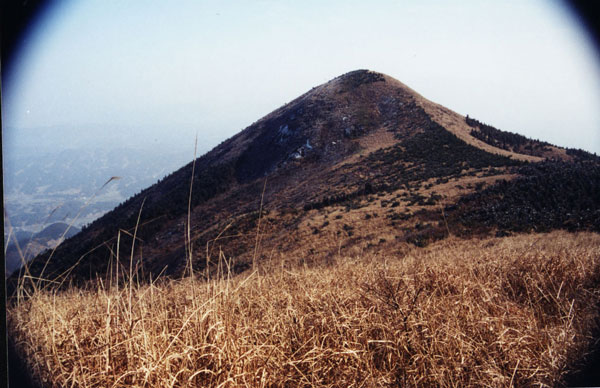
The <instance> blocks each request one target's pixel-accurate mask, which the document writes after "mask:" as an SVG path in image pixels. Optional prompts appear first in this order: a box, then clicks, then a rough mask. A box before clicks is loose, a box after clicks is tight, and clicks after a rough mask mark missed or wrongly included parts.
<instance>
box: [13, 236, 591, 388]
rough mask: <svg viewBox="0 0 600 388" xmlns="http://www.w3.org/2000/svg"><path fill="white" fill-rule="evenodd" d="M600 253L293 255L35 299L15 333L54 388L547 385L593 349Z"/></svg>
mask: <svg viewBox="0 0 600 388" xmlns="http://www.w3.org/2000/svg"><path fill="white" fill-rule="evenodd" d="M599 248H600V235H598V234H592V233H578V234H568V233H566V232H553V233H549V234H531V235H519V236H514V237H509V238H502V239H500V238H490V239H484V240H459V239H455V238H450V239H447V240H444V241H440V242H437V243H435V244H432V245H431V246H429V247H428V248H424V249H415V250H413V251H411V252H410V253H409V254H407V255H406V256H405V257H387V258H382V257H377V256H366V257H357V258H337V259H334V260H333V263H329V264H328V265H326V266H316V267H311V268H308V267H306V266H302V265H300V264H298V263H301V262H302V261H301V260H298V261H297V260H296V259H294V258H287V259H282V260H281V261H278V260H274V261H273V262H272V264H269V265H264V266H263V267H261V268H260V269H259V270H257V271H255V272H252V273H246V274H242V275H240V276H236V277H233V278H229V277H228V276H226V275H223V276H221V277H220V278H219V279H214V280H211V281H209V282H204V281H200V280H192V279H189V278H188V279H182V280H170V281H166V280H165V281H162V282H159V283H154V284H151V285H137V284H132V287H131V288H130V287H129V286H130V285H129V284H128V285H125V286H123V285H122V284H121V287H117V286H116V285H115V284H111V285H107V284H105V283H104V284H101V285H99V286H98V287H97V288H96V289H94V290H76V289H72V290H70V291H67V292H61V293H53V292H50V291H40V292H37V293H35V294H34V295H33V296H32V297H31V298H29V299H28V300H26V301H21V302H20V303H18V304H16V305H13V306H11V307H9V309H8V318H9V326H10V332H11V333H12V334H11V335H12V336H13V337H14V338H15V339H16V341H17V344H18V348H19V350H20V351H21V352H22V354H23V356H24V358H25V359H26V360H28V362H29V366H30V368H31V370H32V371H33V373H34V374H35V376H36V377H37V378H38V379H39V380H40V381H41V382H42V384H43V385H44V386H48V387H51V386H54V387H60V386H78V387H126V386H128V387H129V386H136V387H144V386H145V387H168V386H177V387H185V386H215V387H216V386H223V387H226V386H230V387H233V386H236V387H237V386H248V387H267V386H269V387H271V386H327V387H360V386H364V387H373V386H399V385H400V386H415V387H416V386H419V387H423V386H444V387H465V386H491V387H506V386H556V385H560V383H561V382H562V379H563V378H564V376H565V374H566V373H567V372H568V371H569V370H570V369H572V368H573V367H574V365H576V362H577V361H578V360H579V359H580V358H581V356H582V354H583V352H584V351H585V350H586V349H588V347H589V344H590V342H591V337H590V336H591V332H592V330H593V324H594V321H595V320H596V319H597V318H598V302H599V297H600V249H599ZM275 263H276V264H275ZM223 268H226V265H225V264H224V267H223ZM224 273H226V271H224Z"/></svg>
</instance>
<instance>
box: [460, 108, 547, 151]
mask: <svg viewBox="0 0 600 388" xmlns="http://www.w3.org/2000/svg"><path fill="white" fill-rule="evenodd" d="M465 121H466V123H467V124H468V125H469V126H470V127H472V128H473V129H472V130H471V136H473V137H475V138H477V139H479V140H481V141H483V142H484V143H487V144H489V145H492V146H494V147H498V148H502V149H504V150H507V151H514V152H521V153H526V154H528V155H534V156H541V155H542V151H549V148H548V147H549V146H550V145H551V144H550V143H547V142H545V141H540V140H532V139H529V138H528V137H525V136H523V135H519V134H518V133H514V132H508V131H502V130H499V129H497V128H495V127H493V126H491V125H488V124H484V123H482V122H480V121H478V120H476V119H474V118H472V117H469V115H467V117H466V119H465Z"/></svg>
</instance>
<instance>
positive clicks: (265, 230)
mask: <svg viewBox="0 0 600 388" xmlns="http://www.w3.org/2000/svg"><path fill="white" fill-rule="evenodd" d="M471 124H472V123H471ZM486 128H487V127H486ZM478 131H481V128H480V127H474V126H473V125H470V124H469V118H468V117H464V116H461V115H459V114H457V113H455V112H453V111H451V110H449V109H447V108H445V107H442V106H441V105H438V104H435V103H433V102H431V101H429V100H426V99H425V98H424V97H422V96H420V95H419V94H418V93H416V92H415V91H413V90H412V89H410V88H409V87H407V86H406V85H404V84H403V83H401V82H400V81H397V80H395V79H393V78H392V77H389V76H387V75H384V74H381V73H376V72H372V71H369V70H357V71H353V72H350V73H347V74H344V75H342V76H339V77H336V78H334V79H332V80H331V81H329V82H327V83H324V84H322V85H319V86H317V87H315V88H313V89H311V90H310V91H307V92H306V93H304V94H303V95H301V96H299V97H298V98H296V99H294V100H293V101H291V102H289V103H288V104H285V105H283V106H282V107H280V108H278V109H276V110H274V111H273V112H271V113H270V114H268V115H266V116H264V117H263V118H261V119H259V120H258V121H256V122H255V123H253V124H252V125H250V126H248V127H247V128H246V129H244V130H242V131H241V132H240V133H238V134H236V135H234V136H233V137H231V138H230V139H228V140H226V141H224V142H222V143H221V144H219V145H218V146H217V147H215V148H214V149H212V150H211V151H209V152H208V153H206V154H205V155H203V156H201V157H199V158H198V159H196V160H195V161H194V162H190V163H188V164H187V165H185V166H184V167H182V168H181V169H179V170H177V171H176V172H174V173H172V174H170V175H169V176H167V177H165V178H163V179H162V180H160V181H159V182H157V183H156V184H154V185H152V186H150V187H148V188H147V189H145V190H143V191H142V192H140V193H139V194H137V195H135V196H133V197H131V198H129V199H128V200H127V201H125V202H124V203H122V204H121V205H119V206H117V207H116V208H115V209H114V210H113V211H111V212H109V213H107V214H106V215H104V216H103V217H101V218H100V219H98V220H96V221H95V222H93V223H92V224H90V225H89V226H88V227H86V228H84V229H83V230H82V232H81V233H80V234H78V235H76V236H74V237H72V238H71V239H69V240H67V241H65V242H64V243H63V244H62V245H61V246H60V247H59V249H57V251H56V253H55V254H54V256H53V257H52V258H50V257H49V256H48V255H46V256H40V257H38V258H37V259H36V261H35V262H34V263H33V264H32V265H31V268H30V271H32V273H33V274H38V275H39V274H42V272H43V270H42V268H44V267H46V270H45V272H44V273H43V275H45V276H48V277H56V276H59V277H60V276H62V277H63V278H66V276H67V274H68V276H70V277H73V276H75V277H76V278H78V279H80V280H82V279H83V280H84V279H91V278H94V277H95V276H96V274H99V275H103V276H106V275H107V273H108V272H109V271H110V268H111V266H112V262H113V261H114V260H116V252H117V248H119V249H120V251H121V252H129V251H130V250H132V241H133V235H135V236H136V243H135V253H134V256H135V260H133V258H132V262H135V263H136V265H143V266H144V268H145V270H146V271H147V273H148V274H149V275H150V276H157V275H158V274H160V273H167V274H169V275H177V274H182V273H183V272H184V271H185V267H186V265H187V262H188V258H189V255H190V251H192V253H191V255H192V262H193V266H194V268H195V269H198V270H203V269H207V268H206V267H207V266H208V267H210V266H211V264H210V255H211V254H214V252H212V251H211V246H212V247H213V248H215V249H218V250H220V251H221V252H223V254H224V255H225V256H226V257H231V258H232V259H234V260H233V262H234V266H235V269H236V271H242V270H244V269H246V268H249V267H250V266H251V264H252V262H253V261H255V260H264V259H267V258H268V255H267V254H266V253H264V252H265V251H268V250H271V251H273V250H278V249H279V250H285V251H286V252H296V253H297V254H298V255H306V256H314V257H315V260H317V259H318V257H322V258H326V257H327V255H328V254H331V252H332V251H334V250H335V249H337V250H338V251H339V250H341V249H342V247H343V248H344V249H347V250H353V249H369V248H373V249H375V248H377V247H379V248H385V249H387V250H389V249H392V250H397V249H400V250H402V249H405V245H403V244H406V243H408V244H412V243H416V244H426V243H427V241H430V240H431V239H438V238H443V237H444V236H445V235H447V234H449V230H448V225H445V226H444V222H446V221H447V220H446V219H445V217H446V216H445V215H444V211H443V210H442V211H441V212H440V209H443V208H444V207H445V206H449V207H450V208H451V207H452V204H453V203H455V202H456V201H457V200H458V199H459V198H461V197H462V196H465V195H466V194H468V193H473V192H479V191H481V189H482V188H483V187H485V186H493V185H494V184H495V183H497V182H500V181H507V180H513V179H515V178H517V177H519V176H520V174H521V173H519V172H518V170H515V168H517V167H519V166H523V165H526V164H527V163H530V162H542V161H543V160H546V159H554V160H556V161H559V162H560V163H567V164H568V163H571V162H572V161H573V160H574V159H575V157H574V156H573V155H568V154H567V151H566V150H564V149H562V148H559V147H555V146H550V145H544V146H539V147H538V151H536V152H538V153H539V155H527V154H522V153H518V152H515V151H514V150H511V149H504V148H500V147H496V146H495V145H494V144H496V143H494V142H493V141H492V140H493V139H492V140H490V139H488V138H483V139H484V140H488V142H485V141H484V140H482V138H480V137H478V136H477V133H478ZM500 132H502V131H500ZM474 135H475V136H474ZM529 141H530V142H531V144H534V145H537V144H541V143H540V142H535V141H533V140H529ZM536 147H537V146H536ZM532 148H533V147H532ZM577 160H584V161H585V163H592V164H593V163H597V160H596V159H594V157H593V156H591V155H589V154H587V153H583V154H581V155H580V156H579V157H578V159H577ZM582 163H583V162H582ZM561 168H562V167H561ZM192 171H193V179H192ZM594 171H595V170H594ZM438 187H439V188H441V190H440V189H438ZM190 188H191V194H190ZM188 205H189V210H190V212H189V214H188ZM263 205H264V207H263ZM388 206H389V207H388ZM261 208H262V211H259V209H261ZM450 211H451V210H450ZM382 212H384V214H383V215H382V214H381V213H382ZM138 217H139V223H138ZM449 218H452V217H449ZM188 219H189V236H190V239H191V241H188V240H187V237H186V236H187V233H188V232H187V230H188ZM433 219H435V222H433V223H432V222H431V221H432V220H433ZM467 219H468V217H467ZM452 220H453V221H452V222H455V223H456V225H457V226H456V229H457V230H462V228H463V226H459V224H460V225H462V224H461V222H462V221H460V220H461V218H460V216H456V217H454V218H452ZM419 225H420V226H419ZM453 227H454V226H453ZM582 227H583V228H586V227H593V226H590V225H589V223H587V224H585V225H583V226H582ZM478 228H479V229H481V228H483V227H481V226H478ZM486 228H487V226H486V227H485V228H484V229H486ZM363 229H364V230H363ZM488 229H489V228H488ZM309 236H311V238H315V239H320V240H319V241H321V242H322V244H320V245H319V244H317V245H319V246H314V247H307V246H305V245H306V241H307V239H308V237H309ZM333 240H341V242H339V244H337V243H336V244H333V245H332V246H329V245H331V244H330V242H333ZM382 240H383V241H382ZM117 244H120V246H119V247H117ZM335 245H338V246H337V247H336V246H335ZM190 248H191V249H190ZM311 252H312V253H311ZM119 260H120V261H121V260H122V257H120V258H119ZM46 261H49V263H48V266H45V262H46ZM121 264H122V265H125V266H127V265H128V263H125V262H124V261H123V262H122V263H121ZM75 267H76V268H75ZM73 268H75V269H73ZM207 270H209V268H208V269H207Z"/></svg>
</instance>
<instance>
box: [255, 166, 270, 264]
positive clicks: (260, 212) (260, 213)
mask: <svg viewBox="0 0 600 388" xmlns="http://www.w3.org/2000/svg"><path fill="white" fill-rule="evenodd" d="M266 188H267V177H265V183H264V185H263V189H262V194H261V195H260V208H259V210H258V223H257V225H256V241H255V243H254V254H253V255H252V270H253V271H256V254H257V253H258V245H259V243H260V221H261V219H262V210H263V200H264V198H265V190H266Z"/></svg>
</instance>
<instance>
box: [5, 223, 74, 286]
mask: <svg viewBox="0 0 600 388" xmlns="http://www.w3.org/2000/svg"><path fill="white" fill-rule="evenodd" d="M77 233H79V228H77V227H75V226H72V225H68V224H66V223H64V222H55V223H53V224H50V225H48V226H47V227H45V228H44V229H43V230H41V231H40V232H38V233H26V232H17V233H15V235H14V236H12V237H11V238H10V239H9V241H8V243H7V245H6V252H5V255H4V258H5V268H6V275H7V276H8V275H10V274H11V273H12V272H13V271H15V270H17V269H19V268H20V267H21V265H22V263H23V260H24V261H28V260H30V259H31V258H33V257H35V256H36V255H38V254H39V253H41V252H43V251H45V250H47V249H54V248H55V247H57V246H58V245H60V244H61V243H62V242H63V241H64V240H65V239H68V238H70V237H72V236H74V235H76V234H77Z"/></svg>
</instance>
